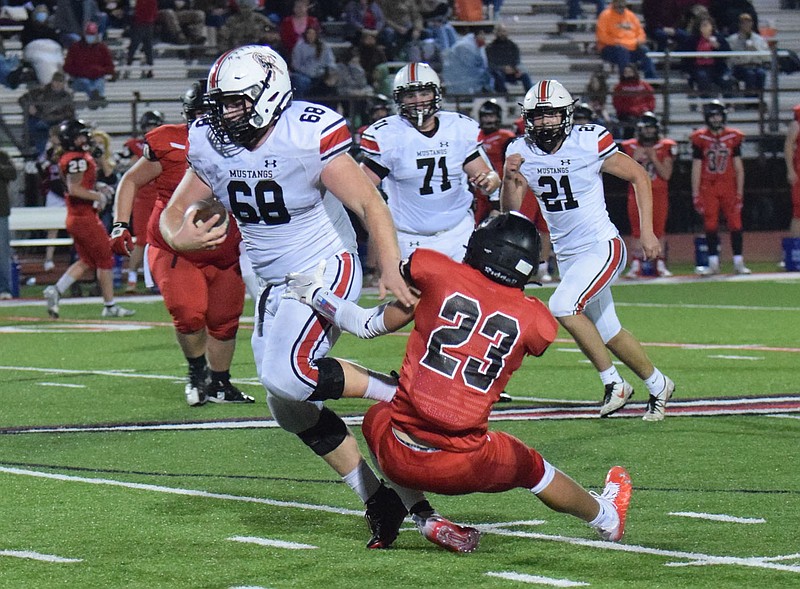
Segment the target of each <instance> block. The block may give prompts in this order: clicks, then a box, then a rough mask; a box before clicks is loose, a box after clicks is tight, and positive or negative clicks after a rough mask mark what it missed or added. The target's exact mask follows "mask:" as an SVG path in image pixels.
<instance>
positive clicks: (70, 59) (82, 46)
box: [64, 39, 114, 80]
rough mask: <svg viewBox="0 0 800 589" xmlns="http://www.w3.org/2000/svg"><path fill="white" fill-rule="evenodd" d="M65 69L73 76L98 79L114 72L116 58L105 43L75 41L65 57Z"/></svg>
mask: <svg viewBox="0 0 800 589" xmlns="http://www.w3.org/2000/svg"><path fill="white" fill-rule="evenodd" d="M64 71H65V72H67V73H68V74H69V75H70V76H72V77H73V78H88V79H90V80H97V79H98V78H102V77H103V76H106V75H111V74H113V73H114V58H113V57H111V51H110V50H109V49H108V45H106V44H105V43H92V44H89V43H87V42H86V41H84V40H83V39H81V40H80V41H77V42H76V43H73V44H72V45H70V46H69V49H68V50H67V57H66V58H65V59H64Z"/></svg>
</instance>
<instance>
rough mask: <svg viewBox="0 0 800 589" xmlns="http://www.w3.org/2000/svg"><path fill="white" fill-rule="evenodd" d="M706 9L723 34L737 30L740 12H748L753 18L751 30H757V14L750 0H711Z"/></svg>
mask: <svg viewBox="0 0 800 589" xmlns="http://www.w3.org/2000/svg"><path fill="white" fill-rule="evenodd" d="M708 10H709V12H710V13H711V16H712V17H713V18H714V22H716V23H717V28H718V29H719V31H720V33H722V34H723V35H726V36H727V35H732V34H733V33H735V32H736V31H738V30H739V15H740V14H749V15H750V16H751V17H752V19H753V30H756V31H757V30H758V15H757V14H756V9H755V7H754V6H753V3H752V2H751V1H750V0H711V2H710V4H709V5H708Z"/></svg>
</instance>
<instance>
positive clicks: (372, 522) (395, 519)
mask: <svg viewBox="0 0 800 589" xmlns="http://www.w3.org/2000/svg"><path fill="white" fill-rule="evenodd" d="M406 515H408V510H407V509H406V508H405V505H403V502H402V501H401V500H400V496H399V495H398V494H397V493H396V492H395V490H394V489H391V488H389V487H387V486H386V485H384V484H383V483H381V486H380V487H379V488H378V490H377V491H375V493H374V494H373V495H372V497H370V498H369V499H367V512H366V513H365V514H364V517H365V518H366V520H367V525H368V526H369V530H370V532H372V538H370V541H369V542H367V548H370V549H378V548H389V547H390V546H391V545H392V542H394V541H395V539H397V534H398V533H399V532H400V526H401V525H403V520H404V519H405V517H406Z"/></svg>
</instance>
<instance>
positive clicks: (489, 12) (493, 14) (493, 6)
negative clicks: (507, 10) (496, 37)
mask: <svg viewBox="0 0 800 589" xmlns="http://www.w3.org/2000/svg"><path fill="white" fill-rule="evenodd" d="M483 6H484V7H485V8H484V13H485V14H486V18H487V19H488V20H497V19H498V18H500V9H501V8H502V7H503V0H483Z"/></svg>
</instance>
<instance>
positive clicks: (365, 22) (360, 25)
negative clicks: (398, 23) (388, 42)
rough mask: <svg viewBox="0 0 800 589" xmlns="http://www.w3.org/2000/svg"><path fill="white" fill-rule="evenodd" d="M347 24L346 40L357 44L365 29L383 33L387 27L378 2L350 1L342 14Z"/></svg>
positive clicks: (375, 0) (373, 0) (370, 0)
mask: <svg viewBox="0 0 800 589" xmlns="http://www.w3.org/2000/svg"><path fill="white" fill-rule="evenodd" d="M342 20H343V21H344V22H345V38H346V39H348V40H349V41H350V42H351V43H353V44H356V43H358V40H359V39H360V37H361V31H363V30H364V29H367V30H370V31H375V32H376V33H377V32H379V31H382V30H383V28H384V27H385V26H386V19H385V18H384V16H383V10H381V5H380V3H379V2H378V0H350V1H349V2H348V3H347V4H345V7H344V11H343V12H342Z"/></svg>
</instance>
